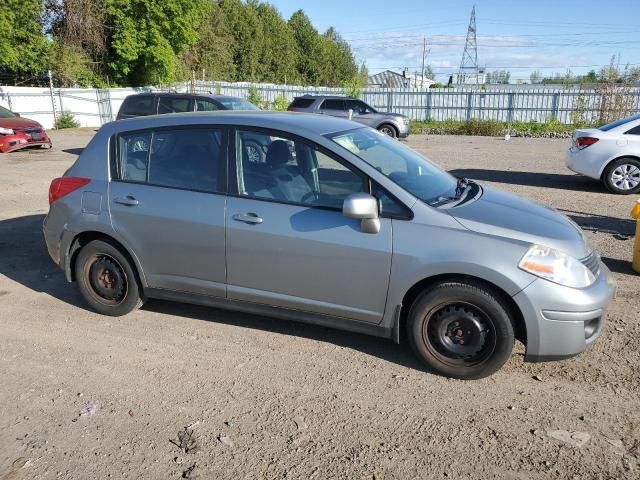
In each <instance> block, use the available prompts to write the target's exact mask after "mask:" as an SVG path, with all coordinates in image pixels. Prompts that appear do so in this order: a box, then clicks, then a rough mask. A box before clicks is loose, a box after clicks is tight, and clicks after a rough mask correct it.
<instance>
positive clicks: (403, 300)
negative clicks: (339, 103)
mask: <svg viewBox="0 0 640 480" xmlns="http://www.w3.org/2000/svg"><path fill="white" fill-rule="evenodd" d="M256 135H259V136H262V137H264V138H263V140H264V141H265V143H267V144H268V148H267V152H266V156H265V160H264V161H260V162H258V161H255V160H252V157H250V156H249V155H248V154H247V148H246V145H247V140H248V139H251V140H254V139H255V137H256ZM49 201H50V204H51V207H50V210H49V214H48V215H47V217H46V219H45V222H44V235H45V238H46V243H47V247H48V250H49V254H50V255H51V257H52V258H53V260H54V261H55V262H56V263H57V264H58V265H59V266H60V268H62V269H63V270H64V272H65V274H66V278H67V280H68V281H74V280H75V281H77V283H78V286H79V288H80V291H81V293H82V295H83V297H84V298H85V300H86V302H87V303H88V305H89V306H90V307H91V308H92V309H94V310H95V311H97V312H99V313H102V314H105V315H124V314H127V313H129V312H131V311H132V310H133V309H135V308H138V307H140V306H141V305H142V303H143V302H144V301H145V300H146V299H148V298H163V299H169V300H176V301H184V302H193V303H198V304H204V305H211V306H214V307H224V308H230V309H235V310H242V311H246V312H249V313H258V314H265V315H271V316H276V317H281V318H284V319H290V320H297V321H302V322H309V323H314V324H319V325H326V326H330V327H335V328H341V329H345V330H351V331H355V332H362V333H368V334H372V335H377V336H380V337H385V338H389V339H392V340H393V341H395V342H397V343H401V342H408V343H409V344H410V345H411V347H412V348H413V350H414V351H415V353H416V354H417V356H418V357H419V358H420V359H421V360H422V361H423V362H424V363H425V364H426V366H427V367H428V369H430V370H431V371H433V372H436V373H439V374H441V375H446V376H450V377H455V378H462V379H474V378H481V377H485V376H487V375H490V374H492V373H494V372H495V371H497V370H498V369H499V368H500V367H501V366H502V365H503V364H504V363H505V362H506V361H507V359H508V358H509V356H510V354H511V351H512V348H513V345H514V341H515V339H519V340H520V341H522V342H523V343H524V344H525V345H526V356H525V359H526V360H529V361H540V360H550V359H559V358H562V357H568V356H571V355H575V354H578V353H580V352H582V351H583V350H584V349H585V348H586V347H587V346H588V345H589V344H590V343H592V342H593V341H594V340H595V339H596V338H597V337H598V335H599V334H600V332H601V331H602V326H603V322H604V317H605V309H606V307H607V304H608V303H609V301H610V299H611V297H612V295H613V293H614V290H615V283H614V282H613V280H612V277H611V274H610V272H609V270H608V269H607V267H606V266H605V265H603V264H602V263H601V261H600V258H599V256H598V255H597V253H596V252H594V251H593V250H592V249H591V248H590V247H589V246H588V245H587V243H586V242H585V238H584V236H583V233H582V231H581V230H580V228H579V227H578V226H577V225H576V224H575V223H573V222H572V221H570V220H569V219H568V218H566V217H564V216H563V215H561V214H559V213H557V212H556V211H554V210H551V209H549V208H546V207H544V206H541V205H538V204H536V203H533V202H531V201H528V200H525V199H522V198H520V197H518V196H515V195H512V194H509V193H505V192H501V191H499V190H495V189H493V188H489V187H486V186H482V185H479V184H477V183H475V182H472V181H469V180H466V179H456V178H454V177H452V176H451V175H449V174H448V173H446V172H444V171H443V170H441V169H440V168H439V167H438V166H436V165H435V164H434V163H432V162H431V161H429V160H427V159H426V158H424V157H422V156H421V155H419V154H417V153H416V152H414V151H413V150H411V149H409V148H408V147H406V146H405V145H402V144H401V143H399V142H397V141H395V140H393V139H391V138H389V137H387V136H385V135H383V134H381V133H379V132H377V131H375V130H373V129H371V128H368V127H363V126H362V125H359V124H357V123H354V122H351V121H348V120H343V119H337V118H332V117H326V116H319V115H307V114H291V113H279V114H278V113H267V112H263V113H234V112H228V113H227V112H221V113H185V114H175V115H164V116H150V117H143V118H136V119H131V120H123V121H120V122H115V123H110V124H107V125H105V126H103V127H102V128H101V129H100V130H99V131H98V133H97V134H96V135H95V137H94V138H93V139H92V140H91V142H90V143H89V144H88V145H87V147H86V148H85V150H84V151H83V152H82V154H81V155H80V157H79V158H78V160H77V161H76V162H75V164H74V165H73V166H72V167H71V168H70V169H69V170H68V171H67V172H66V173H65V174H64V176H63V177H61V178H57V179H55V180H53V182H52V184H51V188H50V191H49Z"/></svg>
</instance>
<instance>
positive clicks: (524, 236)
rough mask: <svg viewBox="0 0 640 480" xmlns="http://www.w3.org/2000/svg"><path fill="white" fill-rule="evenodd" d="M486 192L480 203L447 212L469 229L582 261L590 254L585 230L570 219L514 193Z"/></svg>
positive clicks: (484, 191)
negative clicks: (526, 243)
mask: <svg viewBox="0 0 640 480" xmlns="http://www.w3.org/2000/svg"><path fill="white" fill-rule="evenodd" d="M482 188H483V193H482V195H481V196H480V197H479V198H478V199H477V200H475V201H472V202H469V203H466V204H463V205H461V206H459V207H455V208H451V209H449V210H447V212H448V213H449V214H450V215H452V216H453V217H454V218H455V219H456V220H458V221H459V222H460V223H461V224H462V226H464V227H465V228H468V229H469V230H472V231H475V232H479V233H484V234H487V235H498V236H500V237H507V238H514V239H517V240H521V241H524V242H528V243H535V244H538V245H544V246H547V247H552V248H556V249H558V250H561V251H563V252H565V253H567V254H569V255H571V256H573V257H574V258H578V259H581V258H584V257H586V256H587V255H588V254H589V251H588V247H587V246H586V243H585V240H584V234H583V232H582V230H581V229H580V227H579V226H578V225H577V224H576V223H575V222H573V221H572V220H570V219H569V218H568V217H567V216H565V215H563V214H561V213H559V212H557V211H556V210H553V209H551V208H548V207H545V206H544V205H541V204H539V203H536V202H533V201H531V200H527V199H524V198H522V197H519V196H518V195H514V194H512V193H507V192H503V191H501V190H497V189H494V188H491V187H485V186H483V187H482Z"/></svg>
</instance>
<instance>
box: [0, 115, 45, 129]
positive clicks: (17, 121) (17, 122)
mask: <svg viewBox="0 0 640 480" xmlns="http://www.w3.org/2000/svg"><path fill="white" fill-rule="evenodd" d="M0 127H2V128H11V129H18V130H22V129H24V128H30V127H41V125H40V124H39V123H38V122H36V121H35V120H29V119H28V118H22V117H11V118H0Z"/></svg>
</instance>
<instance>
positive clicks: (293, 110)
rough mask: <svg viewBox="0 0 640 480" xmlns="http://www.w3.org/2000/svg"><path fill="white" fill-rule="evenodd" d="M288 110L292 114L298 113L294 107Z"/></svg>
mask: <svg viewBox="0 0 640 480" xmlns="http://www.w3.org/2000/svg"><path fill="white" fill-rule="evenodd" d="M287 110H289V111H290V112H297V111H298V110H296V109H295V108H294V107H289V108H288V109H287Z"/></svg>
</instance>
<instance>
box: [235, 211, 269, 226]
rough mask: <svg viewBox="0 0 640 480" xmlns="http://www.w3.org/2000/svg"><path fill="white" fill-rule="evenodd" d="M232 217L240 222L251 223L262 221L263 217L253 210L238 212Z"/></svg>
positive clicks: (255, 223)
mask: <svg viewBox="0 0 640 480" xmlns="http://www.w3.org/2000/svg"><path fill="white" fill-rule="evenodd" d="M232 218H233V219H234V220H236V221H238V222H244V223H250V224H252V225H257V224H259V223H262V218H260V217H259V216H258V215H257V214H255V213H251V212H250V213H236V214H235V215H234V216H233V217H232Z"/></svg>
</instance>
